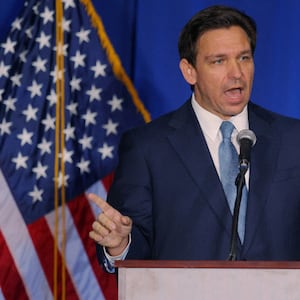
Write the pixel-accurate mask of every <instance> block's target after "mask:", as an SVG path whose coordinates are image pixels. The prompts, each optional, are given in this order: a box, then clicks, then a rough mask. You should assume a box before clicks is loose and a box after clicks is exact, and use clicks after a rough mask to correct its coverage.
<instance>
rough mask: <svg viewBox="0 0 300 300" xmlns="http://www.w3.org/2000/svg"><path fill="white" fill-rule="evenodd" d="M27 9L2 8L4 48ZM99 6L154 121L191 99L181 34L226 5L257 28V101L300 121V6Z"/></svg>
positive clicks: (146, 0)
mask: <svg viewBox="0 0 300 300" xmlns="http://www.w3.org/2000/svg"><path fill="white" fill-rule="evenodd" d="M45 1H46V0H45ZM47 1H49V0H47ZM23 3H24V0H10V1H1V2H0V42H1V43H2V42H3V41H4V39H5V37H6V35H7V33H8V31H9V27H10V24H11V22H12V21H13V20H14V18H15V17H16V15H17V14H18V12H19V11H20V9H21V7H22V6H23ZM93 3H94V5H95V7H96V9H97V11H98V13H99V15H100V16H101V18H102V19H103V22H104V24H105V26H106V30H107V32H108V35H109V37H110V38H111V41H112V43H113V45H114V47H115V49H116V51H117V52H118V54H119V56H120V57H121V60H122V62H123V65H124V67H125V69H126V70H127V72H128V74H129V76H130V77H131V78H132V80H133V82H134V84H135V87H136V89H137V90H138V92H139V95H140V98H141V100H142V101H143V102H144V104H145V105H146V107H147V108H148V110H149V111H150V113H151V115H152V118H156V117H157V116H159V115H161V114H163V113H165V112H167V111H169V110H171V109H174V108H176V107H178V106H179V105H180V104H181V103H183V102H184V101H185V99H187V97H188V96H189V95H190V90H189V87H188V86H187V85H186V84H185V82H184V81H183V78H182V77H181V74H180V72H179V69H178V54H177V38H178V34H179V31H180V29H181V28H182V26H183V25H184V24H185V23H186V21H187V20H188V19H189V18H190V17H191V16H192V15H193V14H194V13H195V12H197V11H198V10H200V9H202V8H204V7H206V6H208V5H212V4H220V3H222V4H226V5H232V6H235V7H237V8H239V9H241V10H243V11H245V12H246V13H248V14H249V15H251V16H252V17H253V18H254V19H255V20H256V22H257V26H258V43H257V50H256V53H255V62H256V73H255V74H256V77H255V82H254V87H253V93H252V100H253V101H254V102H256V103H258V104H261V105H263V106H265V107H267V108H269V109H271V110H273V111H276V112H280V113H283V114H285V115H289V116H294V117H298V118H300V82H299V81H300V80H299V73H300V60H299V59H298V57H299V54H298V53H299V48H300V34H299V30H300V18H299V14H300V1H298V0H290V1H283V0H264V1H258V0H252V1H250V0H223V1H222V2H220V1H213V0H201V1H200V0H198V1H187V0H110V1H107V0H93Z"/></svg>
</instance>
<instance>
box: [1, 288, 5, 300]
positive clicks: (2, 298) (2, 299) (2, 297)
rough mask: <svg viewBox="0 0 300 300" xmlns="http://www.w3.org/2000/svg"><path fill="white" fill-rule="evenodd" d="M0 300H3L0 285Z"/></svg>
mask: <svg viewBox="0 0 300 300" xmlns="http://www.w3.org/2000/svg"><path fill="white" fill-rule="evenodd" d="M0 300H5V298H4V296H3V293H2V290H1V287H0Z"/></svg>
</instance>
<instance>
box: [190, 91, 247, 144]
mask: <svg viewBox="0 0 300 300" xmlns="http://www.w3.org/2000/svg"><path fill="white" fill-rule="evenodd" d="M192 107H193V110H194V111H195V114H196V117H197V120H198V122H199V124H200V126H201V129H202V131H203V133H204V135H205V136H207V137H209V138H210V139H211V140H212V141H215V140H216V139H217V137H218V136H219V134H220V132H219V129H220V126H221V123H222V122H223V120H222V119H221V118H220V117H218V116H216V115H214V114H212V113H211V112H209V111H208V110H206V109H204V108H203V107H202V106H200V105H199V103H198V102H197V101H196V99H195V95H194V94H193V95H192ZM228 121H230V122H232V123H233V125H234V126H235V128H236V130H235V131H234V132H233V135H236V134H237V133H238V132H239V131H240V130H242V129H249V121H248V110H247V105H246V106H245V107H244V109H243V111H242V112H241V113H239V114H238V115H236V116H233V117H231V118H230V119H229V120H228Z"/></svg>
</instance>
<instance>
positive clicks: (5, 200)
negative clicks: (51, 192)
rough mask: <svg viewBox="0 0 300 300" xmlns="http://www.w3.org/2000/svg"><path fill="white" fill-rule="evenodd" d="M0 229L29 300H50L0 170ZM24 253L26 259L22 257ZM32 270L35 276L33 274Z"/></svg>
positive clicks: (43, 277)
mask: <svg viewBox="0 0 300 300" xmlns="http://www.w3.org/2000/svg"><path fill="white" fill-rule="evenodd" d="M0 191H1V197H0V228H1V230H2V232H3V236H4V238H5V240H6V243H7V246H8V248H9V251H10V253H11V255H12V256H13V258H14V261H15V264H16V268H17V269H18V271H19V273H20V274H21V277H22V279H23V281H24V286H25V288H26V291H27V293H28V297H29V299H45V300H46V299H49V300H50V299H53V295H52V292H51V290H50V288H49V285H48V281H47V279H46V277H45V274H44V272H43V269H42V267H41V264H40V261H39V258H38V256H37V253H36V251H35V248H34V245H33V243H32V240H31V237H30V235H29V233H28V230H27V226H26V224H25V223H24V219H23V218H22V216H21V214H20V211H19V209H18V207H17V205H16V203H15V200H14V199H13V196H12V194H11V192H10V189H9V187H8V185H7V183H6V180H5V178H4V176H3V173H2V171H1V170H0ZM24 253H25V255H24ZM32 266H34V272H32Z"/></svg>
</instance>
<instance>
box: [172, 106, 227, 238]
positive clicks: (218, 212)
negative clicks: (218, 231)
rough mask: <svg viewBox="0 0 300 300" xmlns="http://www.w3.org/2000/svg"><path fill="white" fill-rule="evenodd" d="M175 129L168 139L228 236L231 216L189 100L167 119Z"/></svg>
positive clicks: (200, 195) (200, 194)
mask: <svg viewBox="0 0 300 300" xmlns="http://www.w3.org/2000/svg"><path fill="white" fill-rule="evenodd" d="M170 126H172V127H173V128H175V130H174V131H172V134H170V135H169V137H168V138H169V141H170V143H171V144H172V146H173V148H174V149H175V151H176V152H177V153H178V155H179V157H180V159H181V160H182V162H183V163H184V165H185V167H186V168H187V170H188V172H189V173H190V175H191V178H192V180H194V181H195V182H196V184H197V185H198V187H199V197H201V198H202V197H203V198H202V199H206V200H207V201H208V205H209V206H210V208H211V209H212V210H213V211H214V214H215V216H216V218H217V220H218V222H219V223H220V224H221V226H223V227H224V228H225V229H226V231H227V233H228V235H229V236H230V233H231V221H232V216H231V213H230V209H229V206H228V204H227V200H226V198H225V194H224V192H223V188H222V185H221V182H220V180H219V177H218V174H217V172H216V169H215V166H214V164H213V161H212V158H211V156H210V153H209V149H208V147H207V144H206V141H205V138H204V136H203V133H202V130H201V128H200V126H199V124H198V121H197V119H196V116H195V114H194V111H193V110H192V107H191V104H190V102H189V103H187V104H186V105H184V107H183V109H181V110H180V113H178V114H176V115H175V116H174V118H173V119H172V120H171V122H170Z"/></svg>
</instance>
